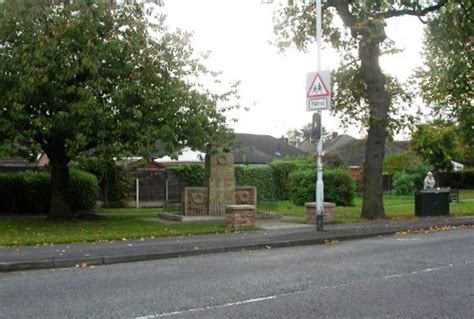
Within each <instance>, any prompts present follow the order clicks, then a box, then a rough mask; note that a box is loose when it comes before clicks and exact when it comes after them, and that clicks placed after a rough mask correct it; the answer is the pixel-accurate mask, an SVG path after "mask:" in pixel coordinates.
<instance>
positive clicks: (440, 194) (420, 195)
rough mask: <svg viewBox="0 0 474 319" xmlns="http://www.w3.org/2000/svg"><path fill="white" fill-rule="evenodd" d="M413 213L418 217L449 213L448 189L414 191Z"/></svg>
mask: <svg viewBox="0 0 474 319" xmlns="http://www.w3.org/2000/svg"><path fill="white" fill-rule="evenodd" d="M415 215H416V216H420V217H423V216H443V215H449V189H439V190H437V189H436V190H426V191H419V192H416V193H415Z"/></svg>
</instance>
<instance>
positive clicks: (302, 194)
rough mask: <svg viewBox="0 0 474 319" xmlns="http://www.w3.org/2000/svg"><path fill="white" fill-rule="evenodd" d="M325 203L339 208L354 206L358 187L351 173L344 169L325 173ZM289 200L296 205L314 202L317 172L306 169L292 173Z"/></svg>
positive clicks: (289, 178) (289, 182)
mask: <svg viewBox="0 0 474 319" xmlns="http://www.w3.org/2000/svg"><path fill="white" fill-rule="evenodd" d="M323 179H324V201H326V202H334V203H336V205H339V206H352V205H354V196H355V192H356V185H355V182H354V180H353V179H352V177H351V175H350V172H349V171H348V170H347V169H344V168H337V169H332V170H325V171H324V176H323ZM288 180H289V181H288V185H289V199H290V200H291V201H292V202H293V203H294V204H296V205H304V203H306V202H314V201H315V197H316V194H315V192H316V190H315V183H316V170H315V169H304V170H297V171H294V172H292V173H290V175H289V177H288Z"/></svg>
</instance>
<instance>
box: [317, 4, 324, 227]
mask: <svg viewBox="0 0 474 319" xmlns="http://www.w3.org/2000/svg"><path fill="white" fill-rule="evenodd" d="M321 17H322V13H321V0H316V45H317V54H318V60H317V62H318V69H317V72H318V73H319V72H320V71H321ZM318 112H319V115H320V116H321V122H322V113H323V112H322V111H318ZM317 153H318V161H317V179H316V229H317V230H323V209H324V208H323V201H324V182H323V161H322V158H321V157H322V155H323V154H322V153H323V140H322V136H320V137H319V139H318V145H317Z"/></svg>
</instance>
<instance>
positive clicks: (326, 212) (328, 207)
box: [304, 202, 336, 224]
mask: <svg viewBox="0 0 474 319" xmlns="http://www.w3.org/2000/svg"><path fill="white" fill-rule="evenodd" d="M304 206H305V207H306V223H307V224H316V203H314V202H312V203H306V204H305V205H304ZM334 207H336V204H334V203H329V202H324V203H323V222H324V223H332V222H333V221H334Z"/></svg>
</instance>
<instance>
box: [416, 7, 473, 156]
mask: <svg viewBox="0 0 474 319" xmlns="http://www.w3.org/2000/svg"><path fill="white" fill-rule="evenodd" d="M423 55H424V58H425V64H424V67H423V68H422V69H420V70H418V72H417V77H418V79H419V82H420V89H421V90H420V91H421V95H422V96H423V99H424V101H425V102H426V103H427V104H428V105H430V106H431V107H432V108H433V110H434V112H435V114H436V115H437V116H439V117H441V118H445V119H448V120H450V121H452V122H455V123H456V124H457V127H458V131H459V135H460V137H461V139H462V142H463V144H464V147H463V153H464V154H462V155H463V156H462V160H463V161H464V162H465V163H466V164H470V165H474V91H473V86H474V77H473V68H474V64H473V61H474V4H473V2H472V1H469V0H450V1H448V3H447V5H446V6H445V7H444V8H442V9H441V10H440V11H439V12H438V13H437V14H436V15H435V16H433V18H432V19H430V20H428V23H427V26H426V29H425V41H424V50H423Z"/></svg>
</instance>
